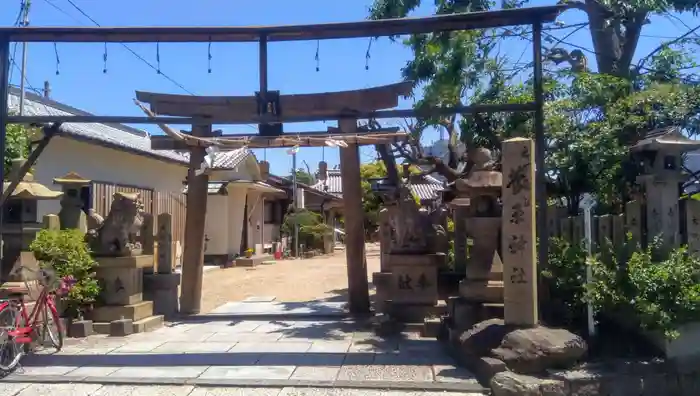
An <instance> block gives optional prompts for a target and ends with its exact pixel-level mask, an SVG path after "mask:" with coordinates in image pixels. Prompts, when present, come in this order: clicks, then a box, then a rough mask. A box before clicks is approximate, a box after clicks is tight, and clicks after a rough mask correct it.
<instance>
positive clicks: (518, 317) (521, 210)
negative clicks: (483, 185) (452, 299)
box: [502, 138, 546, 326]
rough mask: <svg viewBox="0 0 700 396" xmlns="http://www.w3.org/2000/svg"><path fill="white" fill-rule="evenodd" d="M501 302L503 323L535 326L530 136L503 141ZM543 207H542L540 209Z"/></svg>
mask: <svg viewBox="0 0 700 396" xmlns="http://www.w3.org/2000/svg"><path fill="white" fill-rule="evenodd" d="M502 147H503V155H502V158H503V176H504V178H505V180H504V182H503V196H502V201H503V220H502V221H503V231H502V238H503V245H502V246H503V257H502V261H503V289H504V290H503V292H504V297H503V300H504V301H503V302H504V316H505V322H506V323H507V324H512V325H518V326H535V325H536V324H537V322H538V312H537V278H536V273H537V271H536V267H537V261H536V257H537V256H536V250H535V240H536V239H535V235H536V234H535V185H534V180H535V161H534V149H535V147H534V144H533V142H532V140H531V139H524V138H514V139H509V140H506V141H504V142H503V146H502ZM543 210H546V208H543Z"/></svg>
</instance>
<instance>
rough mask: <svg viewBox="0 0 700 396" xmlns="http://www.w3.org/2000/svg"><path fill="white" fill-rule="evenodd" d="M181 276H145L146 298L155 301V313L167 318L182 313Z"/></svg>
mask: <svg viewBox="0 0 700 396" xmlns="http://www.w3.org/2000/svg"><path fill="white" fill-rule="evenodd" d="M180 279H181V276H180V274H157V275H146V276H144V279H143V283H144V290H143V293H144V298H145V299H147V300H150V301H153V313H155V314H156V315H164V316H165V317H166V318H167V317H171V316H174V315H176V314H177V313H178V312H179V311H180V305H179V304H180V303H179V299H178V292H177V290H178V286H179V285H180Z"/></svg>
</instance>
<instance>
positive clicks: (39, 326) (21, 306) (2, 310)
mask: <svg viewBox="0 0 700 396" xmlns="http://www.w3.org/2000/svg"><path fill="white" fill-rule="evenodd" d="M21 270H22V271H26V272H29V273H31V274H36V275H38V276H36V278H37V279H36V281H35V286H36V285H39V286H40V287H41V291H40V292H39V296H38V298H37V299H36V301H35V302H34V307H33V308H32V310H31V312H30V313H28V311H27V304H25V296H26V295H27V294H29V291H30V290H32V285H31V284H30V282H28V281H26V279H27V278H28V277H26V276H24V279H25V285H26V289H16V290H12V289H10V290H7V291H6V294H7V295H8V297H9V299H8V300H6V301H2V302H0V370H2V371H5V372H9V371H12V370H14V369H15V368H16V367H17V366H18V365H19V362H20V360H21V359H22V357H23V356H24V355H26V354H27V353H29V352H30V351H31V350H32V346H33V345H32V344H35V345H36V343H39V344H40V345H42V346H46V343H47V341H50V344H51V346H53V347H54V348H55V349H56V351H60V350H61V348H62V347H63V326H62V325H61V321H60V320H59V315H58V311H57V310H56V304H55V296H56V295H63V294H67V293H68V291H70V288H71V287H72V286H73V285H74V284H75V281H74V280H73V278H72V277H64V278H63V279H60V280H58V281H56V276H55V274H54V273H53V271H52V270H50V269H45V268H43V269H39V270H31V269H30V268H27V267H22V268H21ZM47 336H48V337H47Z"/></svg>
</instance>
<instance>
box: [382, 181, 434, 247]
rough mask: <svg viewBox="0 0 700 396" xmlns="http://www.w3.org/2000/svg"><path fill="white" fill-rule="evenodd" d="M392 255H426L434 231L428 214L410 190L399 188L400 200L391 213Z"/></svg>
mask: <svg viewBox="0 0 700 396" xmlns="http://www.w3.org/2000/svg"><path fill="white" fill-rule="evenodd" d="M388 223H389V224H388V225H389V227H390V230H391V249H390V251H391V252H392V253H409V254H410V253H425V252H427V250H428V249H429V246H428V243H429V241H430V238H431V236H432V235H431V231H433V228H432V224H431V221H430V218H429V216H428V213H426V212H424V211H422V210H421V209H420V207H419V206H418V204H417V203H416V201H415V200H414V199H413V197H412V195H411V192H410V190H409V189H408V188H407V187H405V186H402V187H400V188H399V199H398V200H397V201H396V203H395V206H394V207H393V208H391V210H390V212H389V219H388Z"/></svg>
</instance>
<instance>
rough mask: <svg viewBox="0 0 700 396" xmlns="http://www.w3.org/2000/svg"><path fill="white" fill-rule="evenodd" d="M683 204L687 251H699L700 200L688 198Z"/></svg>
mask: <svg viewBox="0 0 700 396" xmlns="http://www.w3.org/2000/svg"><path fill="white" fill-rule="evenodd" d="M685 205H686V206H685V215H686V224H687V229H688V231H687V234H688V251H689V252H690V253H700V201H696V200H694V199H688V200H687V201H686V203H685Z"/></svg>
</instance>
